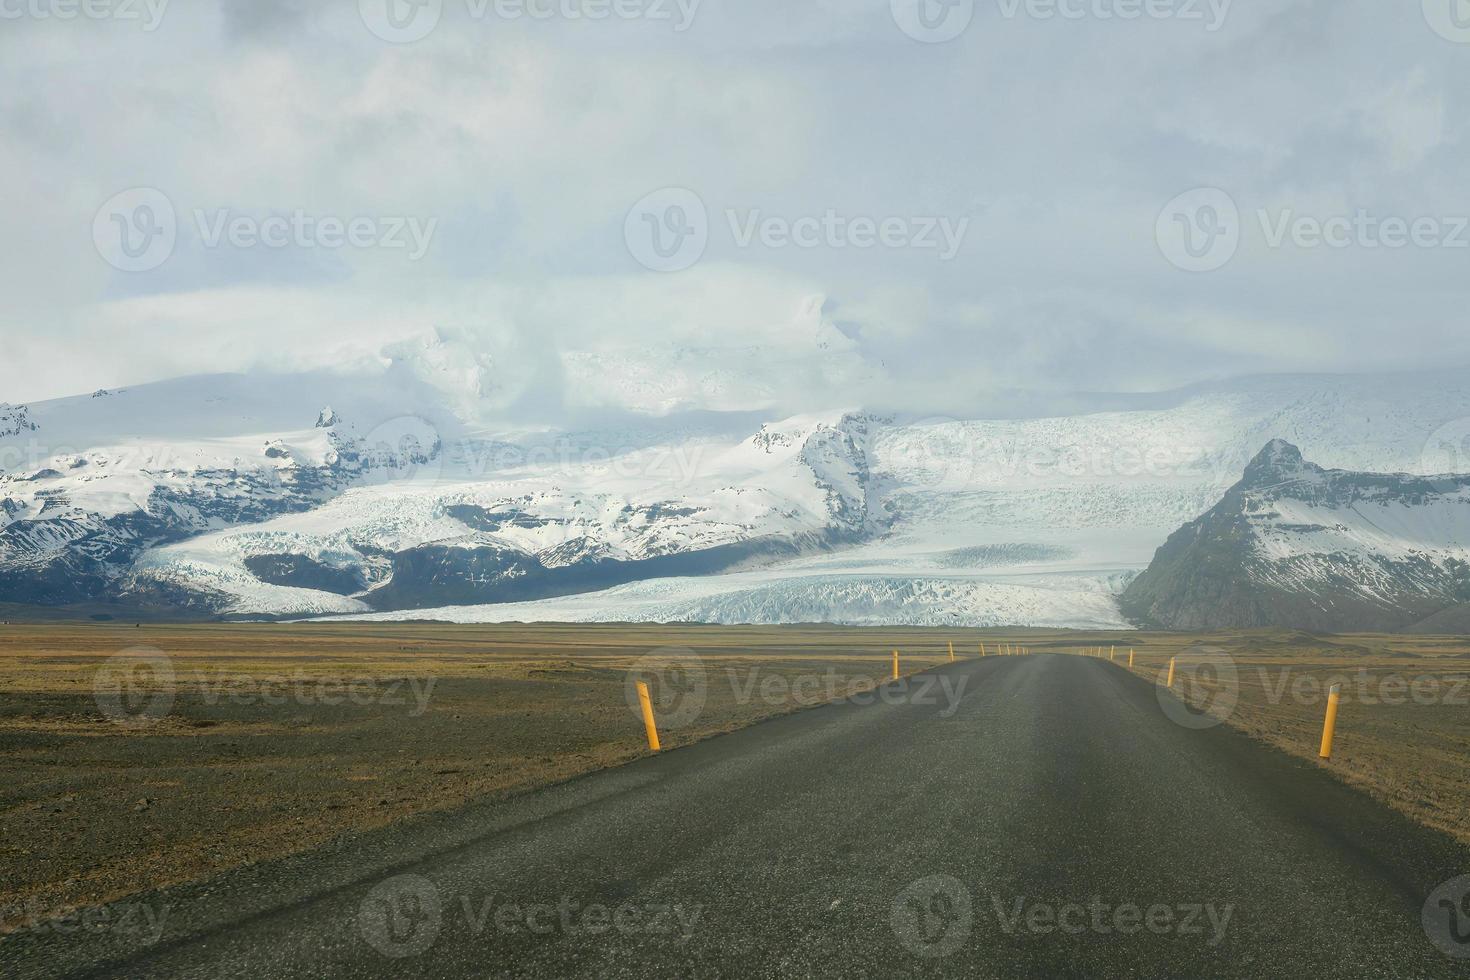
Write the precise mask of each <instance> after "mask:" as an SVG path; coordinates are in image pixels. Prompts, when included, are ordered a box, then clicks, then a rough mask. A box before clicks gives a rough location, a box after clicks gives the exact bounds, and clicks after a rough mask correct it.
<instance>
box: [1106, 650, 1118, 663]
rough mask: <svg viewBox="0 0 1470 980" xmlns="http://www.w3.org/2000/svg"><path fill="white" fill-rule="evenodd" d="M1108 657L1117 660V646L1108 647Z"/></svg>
mask: <svg viewBox="0 0 1470 980" xmlns="http://www.w3.org/2000/svg"><path fill="white" fill-rule="evenodd" d="M1108 659H1109V660H1117V659H1118V648H1117V647H1108Z"/></svg>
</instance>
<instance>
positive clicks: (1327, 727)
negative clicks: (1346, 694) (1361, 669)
mask: <svg viewBox="0 0 1470 980" xmlns="http://www.w3.org/2000/svg"><path fill="white" fill-rule="evenodd" d="M1341 700H1342V685H1341V684H1334V685H1332V690H1331V691H1329V692H1327V720H1326V721H1325V722H1323V723H1322V751H1321V752H1320V753H1319V754H1320V755H1321V756H1322V758H1323V759H1331V758H1332V736H1333V734H1334V733H1335V732H1336V731H1337V705H1338V702H1340V701H1341Z"/></svg>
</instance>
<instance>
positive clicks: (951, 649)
mask: <svg viewBox="0 0 1470 980" xmlns="http://www.w3.org/2000/svg"><path fill="white" fill-rule="evenodd" d="M949 662H950V663H954V641H953V640H950V641H949Z"/></svg>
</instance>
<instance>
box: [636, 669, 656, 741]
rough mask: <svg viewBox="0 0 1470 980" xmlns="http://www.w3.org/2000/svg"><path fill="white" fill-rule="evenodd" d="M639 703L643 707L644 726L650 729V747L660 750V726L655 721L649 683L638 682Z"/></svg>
mask: <svg viewBox="0 0 1470 980" xmlns="http://www.w3.org/2000/svg"><path fill="white" fill-rule="evenodd" d="M638 704H639V706H640V707H642V708H643V727H644V728H645V729H646V730H647V731H648V747H649V748H650V749H652V750H653V751H654V752H657V751H659V744H658V726H657V725H655V724H654V723H653V700H652V699H651V698H649V696H648V685H647V684H645V683H643V682H642V681H639V682H638Z"/></svg>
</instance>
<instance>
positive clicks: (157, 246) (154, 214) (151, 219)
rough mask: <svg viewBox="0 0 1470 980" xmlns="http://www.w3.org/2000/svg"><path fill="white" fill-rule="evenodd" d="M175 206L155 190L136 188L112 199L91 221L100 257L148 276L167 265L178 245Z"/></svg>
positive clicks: (113, 264)
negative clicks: (146, 273)
mask: <svg viewBox="0 0 1470 980" xmlns="http://www.w3.org/2000/svg"><path fill="white" fill-rule="evenodd" d="M178 236H179V222H178V216H177V215H176V214H175V213H174V206H173V202H172V201H170V200H169V199H168V197H167V196H166V195H165V194H164V193H163V192H162V191H159V190H155V189H154V188H152V187H134V188H132V189H130V190H126V191H123V192H122V193H121V194H118V195H116V196H114V197H113V198H111V199H110V200H109V201H108V202H107V203H106V204H104V205H102V207H100V208H98V209H97V216H96V217H95V218H93V219H92V241H93V242H94V243H95V244H96V246H97V253H98V254H99V255H101V256H102V257H103V258H104V259H106V260H107V263H108V264H109V265H111V266H112V267H113V268H115V269H119V270H121V271H123V272H148V271H150V270H153V269H156V268H158V267H159V266H161V265H163V263H165V262H167V261H168V259H169V256H171V255H173V254H174V245H175V244H176V243H177V242H178Z"/></svg>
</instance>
